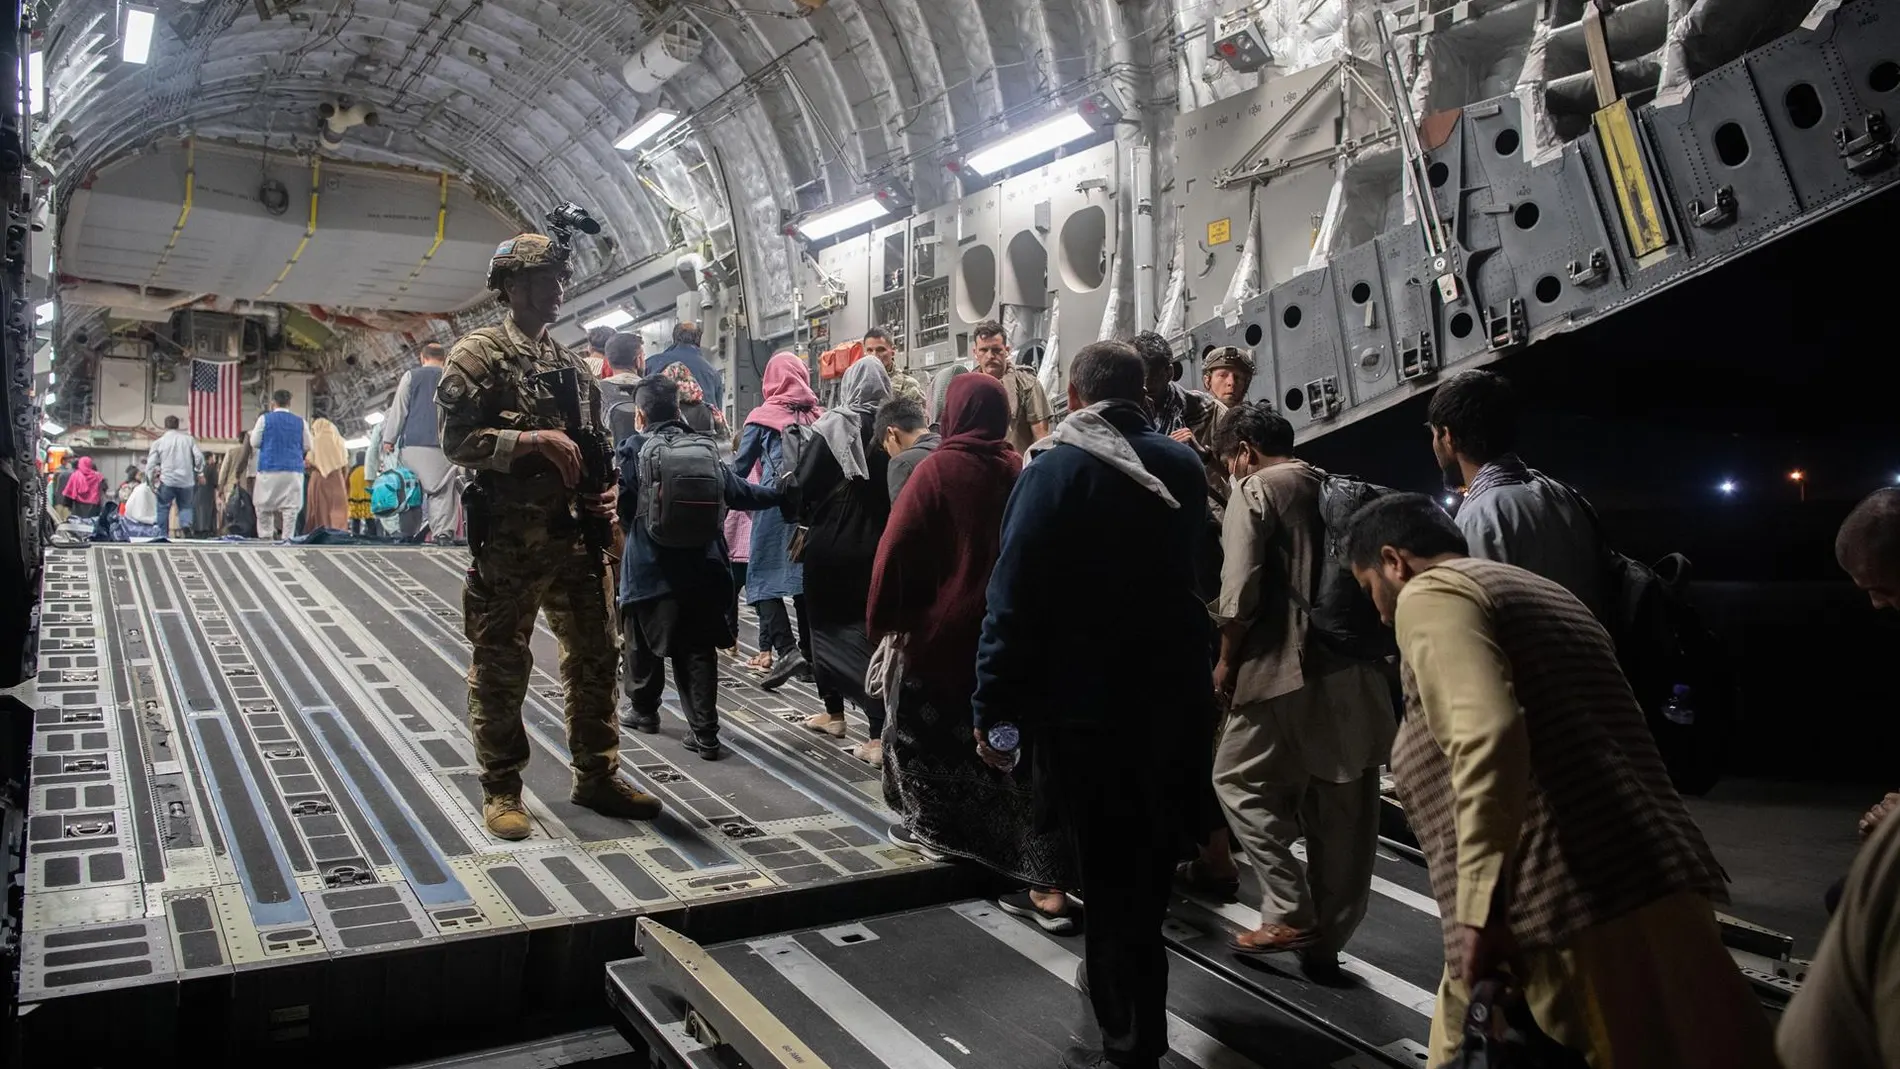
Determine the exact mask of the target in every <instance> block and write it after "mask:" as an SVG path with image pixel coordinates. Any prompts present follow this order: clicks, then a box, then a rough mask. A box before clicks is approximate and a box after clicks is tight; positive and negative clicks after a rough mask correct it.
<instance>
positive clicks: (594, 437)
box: [535, 367, 614, 571]
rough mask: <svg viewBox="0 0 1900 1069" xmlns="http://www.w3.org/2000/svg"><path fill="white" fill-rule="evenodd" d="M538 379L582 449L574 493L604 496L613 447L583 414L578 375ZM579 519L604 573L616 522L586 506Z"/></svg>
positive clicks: (566, 372) (569, 371)
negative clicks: (601, 494) (579, 470)
mask: <svg viewBox="0 0 1900 1069" xmlns="http://www.w3.org/2000/svg"><path fill="white" fill-rule="evenodd" d="M535 379H536V380H537V382H538V384H539V385H540V386H541V387H542V388H543V389H546V390H547V391H548V392H549V393H550V394H551V395H552V396H553V397H554V400H555V403H556V404H558V405H559V406H560V408H561V420H562V422H563V423H565V424H566V426H565V427H563V428H562V430H564V431H566V433H567V436H568V437H569V438H571V439H573V441H574V444H575V445H576V446H578V447H580V451H581V477H580V481H579V482H578V483H576V484H575V487H574V489H575V490H576V491H577V492H579V493H586V494H599V493H605V492H606V490H607V488H608V487H609V486H611V485H613V481H614V451H613V443H612V442H610V441H608V438H607V432H606V430H604V429H603V428H601V427H598V426H595V425H593V424H592V423H590V422H589V421H588V420H587V419H586V417H585V416H584V415H583V414H582V412H581V388H580V376H579V374H578V373H577V372H576V371H575V370H574V369H573V368H571V367H564V368H561V369H559V370H556V371H543V372H540V373H538V374H536V375H535ZM578 515H579V518H580V524H581V538H582V539H583V540H584V541H585V542H586V543H587V555H588V557H589V558H590V559H591V560H592V561H593V562H594V567H595V569H596V570H597V571H598V570H601V569H604V568H605V564H604V563H603V558H604V557H605V556H606V554H608V553H609V552H611V551H612V549H613V521H612V520H611V519H609V518H608V517H605V516H596V515H595V514H593V513H592V512H590V511H588V510H587V509H586V507H584V506H583V507H581V508H580V510H579V512H578Z"/></svg>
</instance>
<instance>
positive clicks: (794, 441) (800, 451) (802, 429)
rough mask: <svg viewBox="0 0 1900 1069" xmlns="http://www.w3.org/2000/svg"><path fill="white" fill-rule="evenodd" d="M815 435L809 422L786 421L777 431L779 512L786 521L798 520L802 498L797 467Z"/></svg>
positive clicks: (807, 451)
mask: <svg viewBox="0 0 1900 1069" xmlns="http://www.w3.org/2000/svg"><path fill="white" fill-rule="evenodd" d="M816 437H817V432H816V431H814V430H812V425H811V424H809V423H788V424H786V426H785V429H784V430H783V431H780V432H779V436H778V447H779V459H780V461H781V463H780V464H779V466H778V470H777V473H776V474H777V476H778V483H777V485H778V492H779V513H780V514H781V515H783V516H784V517H785V522H786V523H797V522H798V513H799V510H800V508H801V507H802V506H803V504H804V499H803V498H802V496H801V495H800V494H799V489H800V487H799V482H798V473H799V467H800V465H801V464H802V463H803V462H804V460H805V454H807V453H809V452H811V445H812V441H813V439H815V438H816Z"/></svg>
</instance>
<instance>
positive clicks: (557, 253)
mask: <svg viewBox="0 0 1900 1069" xmlns="http://www.w3.org/2000/svg"><path fill="white" fill-rule="evenodd" d="M551 264H552V265H557V266H560V267H562V268H565V267H566V266H567V257H566V256H564V255H562V250H561V249H560V247H559V246H557V245H556V244H555V243H554V239H553V238H551V237H548V236H547V235H546V234H516V235H515V236H514V237H511V238H509V239H508V240H507V241H504V242H502V243H501V244H499V245H497V246H495V255H494V256H492V257H490V258H489V261H488V288H489V289H491V290H495V291H497V292H499V291H500V290H501V280H502V279H504V278H506V277H508V275H509V274H511V273H513V272H515V271H525V270H527V269H529V268H531V267H546V266H549V265H551Z"/></svg>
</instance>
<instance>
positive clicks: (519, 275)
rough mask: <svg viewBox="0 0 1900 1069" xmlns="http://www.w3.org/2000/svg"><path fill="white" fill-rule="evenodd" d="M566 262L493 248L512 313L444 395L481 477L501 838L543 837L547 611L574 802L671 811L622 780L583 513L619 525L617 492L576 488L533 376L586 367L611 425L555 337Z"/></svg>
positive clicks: (556, 256) (459, 360) (602, 606)
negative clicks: (531, 707) (532, 736)
mask: <svg viewBox="0 0 1900 1069" xmlns="http://www.w3.org/2000/svg"><path fill="white" fill-rule="evenodd" d="M566 253H567V250H566V248H565V247H564V246H561V245H558V244H556V243H555V242H554V241H553V239H551V238H549V237H547V236H545V235H542V234H522V235H520V236H518V237H514V238H510V239H508V240H507V241H504V242H502V243H501V245H500V246H499V247H497V248H496V249H495V256H494V259H492V260H490V261H489V267H488V288H489V289H491V290H495V291H496V292H498V293H499V294H500V295H501V303H502V305H503V306H504V307H506V308H507V309H508V314H507V315H506V316H504V317H503V319H502V322H501V323H500V324H499V325H498V326H492V327H482V328H480V329H478V330H474V331H471V332H470V333H469V334H468V335H467V336H466V337H464V338H463V339H462V340H461V341H458V342H456V343H455V347H454V349H452V350H451V351H450V353H449V358H448V362H447V365H446V366H445V367H444V368H443V372H442V380H441V383H440V384H439V385H438V386H437V387H436V395H435V397H436V406H437V409H438V418H439V421H440V429H441V440H442V450H443V452H444V453H446V454H447V455H448V458H449V460H451V461H453V462H454V463H456V464H460V465H462V466H463V467H466V468H468V469H470V470H472V471H473V472H475V481H474V483H473V484H472V486H471V488H470V491H469V492H468V494H467V505H468V518H469V524H468V526H469V549H470V551H471V555H472V557H473V561H472V563H471V565H470V567H469V570H468V580H467V583H466V585H465V586H464V587H463V590H462V614H463V626H464V627H465V628H466V630H467V634H468V640H469V642H470V644H472V645H473V647H474V650H473V657H472V660H471V662H470V665H469V671H468V719H469V728H470V730H471V732H472V733H473V735H474V736H475V753H476V757H477V759H478V760H479V761H480V763H481V781H482V818H483V820H484V821H485V822H486V823H487V825H488V830H489V832H490V833H491V834H493V835H495V836H496V837H498V838H502V839H525V838H527V837H528V836H529V835H530V834H531V833H532V831H533V825H532V823H531V821H530V820H529V817H528V814H527V811H526V810H525V809H524V808H523V807H522V804H521V770H522V769H523V768H525V767H526V766H527V764H528V758H529V745H528V737H527V734H526V732H525V730H524V729H523V727H522V723H521V703H522V700H523V699H524V698H525V697H526V696H527V691H528V675H529V673H530V671H532V669H533V667H534V658H533V654H532V653H531V652H530V651H529V646H528V641H529V639H530V638H531V637H532V636H533V634H534V622H535V617H536V616H537V614H538V613H540V612H541V611H543V610H545V611H546V612H547V614H548V625H549V627H551V628H552V629H553V631H554V634H555V637H556V638H557V639H558V640H559V641H560V646H561V679H562V681H563V682H564V683H565V684H566V714H567V745H568V750H569V753H570V767H571V768H572V770H573V787H572V790H571V791H570V793H569V795H568V800H569V801H571V802H572V803H574V804H575V805H579V806H585V807H586V808H589V809H592V810H594V811H595V812H598V813H603V814H606V815H608V816H615V817H627V818H632V819H651V818H652V817H655V816H657V815H658V814H659V812H660V801H659V799H657V798H654V797H652V796H651V795H647V794H643V793H641V792H640V791H638V790H635V789H634V788H633V786H632V785H631V784H629V783H627V782H626V781H625V780H623V779H621V778H620V776H619V764H620V734H619V729H618V728H617V727H616V726H615V724H614V703H615V699H614V677H615V672H616V670H617V668H618V664H619V655H618V650H617V648H616V645H615V640H614V625H613V617H612V611H611V609H610V608H609V606H608V601H607V591H606V587H605V585H604V584H603V582H602V579H601V571H600V568H599V562H598V561H597V560H594V559H591V558H590V556H589V554H588V552H587V550H586V546H585V544H584V542H583V540H582V537H581V530H580V522H579V519H578V518H577V516H576V515H575V509H576V508H582V509H586V510H588V511H591V512H594V513H597V514H599V515H603V516H612V515H613V513H614V496H615V491H614V490H613V489H612V488H611V487H610V488H609V489H608V490H606V491H605V492H604V493H601V494H598V495H596V494H587V493H582V494H579V495H577V494H576V492H575V490H574V487H575V485H576V483H577V482H578V481H579V479H580V476H581V453H580V449H579V448H578V447H577V446H576V445H575V444H574V441H573V440H572V439H571V438H569V437H568V436H567V434H566V433H565V431H564V430H563V429H562V428H563V427H564V426H565V425H566V424H565V422H564V421H563V420H562V418H561V414H560V409H559V406H558V405H557V403H556V401H555V399H554V397H552V396H551V395H550V391H549V390H548V389H547V388H546V387H545V386H542V385H541V384H539V383H538V382H537V380H536V378H535V376H536V375H539V374H541V373H544V372H549V371H559V370H561V369H564V368H572V369H574V371H575V372H576V377H577V379H578V381H579V383H580V386H581V389H582V390H583V391H584V395H583V397H582V411H583V413H584V415H585V418H587V419H588V420H591V421H594V422H595V423H599V421H600V419H601V396H600V387H599V385H598V384H597V382H596V380H595V379H594V377H593V376H592V375H590V374H588V373H587V367H586V364H585V363H584V362H583V361H582V360H581V358H580V357H579V356H577V355H575V354H574V353H573V352H571V351H569V350H568V349H565V348H563V347H562V346H561V345H559V344H557V343H556V342H555V341H554V339H553V338H551V337H549V336H548V332H547V328H548V324H550V323H552V322H553V321H554V317H555V315H556V313H557V312H558V311H559V310H560V307H561V300H562V297H563V289H564V286H565V283H566V280H567V256H566ZM577 498H578V500H577Z"/></svg>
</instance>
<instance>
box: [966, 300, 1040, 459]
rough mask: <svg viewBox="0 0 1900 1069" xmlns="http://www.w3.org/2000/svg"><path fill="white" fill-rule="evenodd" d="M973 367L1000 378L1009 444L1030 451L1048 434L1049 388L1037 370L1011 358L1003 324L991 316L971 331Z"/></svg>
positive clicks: (997, 378)
mask: <svg viewBox="0 0 1900 1069" xmlns="http://www.w3.org/2000/svg"><path fill="white" fill-rule="evenodd" d="M970 333H971V337H972V339H973V340H974V343H975V344H974V345H973V346H972V347H971V354H972V355H973V356H975V357H976V369H977V370H978V371H981V372H982V373H984V374H985V375H988V376H989V377H991V378H993V379H995V380H997V381H998V382H1001V383H1002V384H1003V389H1004V390H1005V391H1006V392H1007V393H1008V394H1009V435H1008V437H1009V444H1010V445H1012V446H1014V447H1015V448H1016V451H1017V452H1018V453H1021V454H1023V455H1024V456H1028V455H1029V447H1030V446H1032V445H1035V444H1036V443H1037V442H1040V441H1042V440H1043V439H1044V438H1046V437H1048V435H1049V418H1050V415H1051V409H1050V407H1049V394H1048V391H1046V390H1044V389H1043V388H1042V381H1041V380H1040V379H1038V378H1036V373H1035V372H1034V371H1031V370H1029V369H1028V368H1026V367H1017V366H1016V365H1015V364H1013V363H1011V362H1010V358H1009V338H1008V337H1006V336H1005V335H1004V333H1003V325H1002V324H1001V323H998V322H997V321H996V320H994V319H986V320H984V321H983V322H981V323H978V324H977V325H976V327H975V329H974V330H972V331H971V332H970Z"/></svg>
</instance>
